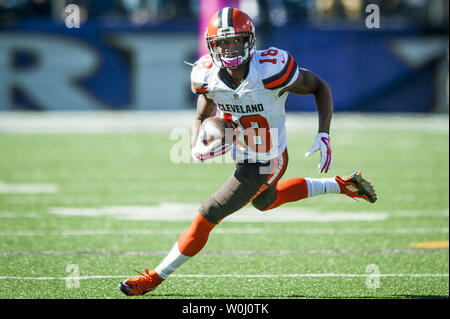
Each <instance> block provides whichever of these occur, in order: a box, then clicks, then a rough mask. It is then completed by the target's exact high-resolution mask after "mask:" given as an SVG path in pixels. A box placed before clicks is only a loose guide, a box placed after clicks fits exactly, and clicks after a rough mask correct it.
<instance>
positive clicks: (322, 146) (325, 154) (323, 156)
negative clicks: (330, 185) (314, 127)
mask: <svg viewBox="0 0 450 319" xmlns="http://www.w3.org/2000/svg"><path fill="white" fill-rule="evenodd" d="M319 150H320V163H319V166H318V167H317V169H318V170H319V172H320V173H322V172H324V173H327V172H328V170H329V169H330V167H331V147H330V136H329V135H328V134H327V133H317V135H316V140H315V141H314V144H313V145H312V146H311V148H310V149H309V151H308V152H306V154H305V156H306V157H309V156H311V155H312V154H314V153H315V152H317V151H319Z"/></svg>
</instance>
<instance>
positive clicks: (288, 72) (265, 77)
mask: <svg viewBox="0 0 450 319" xmlns="http://www.w3.org/2000/svg"><path fill="white" fill-rule="evenodd" d="M249 63H250V64H249V71H248V73H247V76H246V77H245V78H244V80H243V81H242V82H241V84H240V85H239V86H238V87H237V88H236V89H233V88H232V85H231V84H230V81H231V79H230V76H229V75H227V74H226V70H224V69H221V68H219V67H218V66H216V65H215V64H214V63H212V60H211V57H210V56H209V54H208V55H205V56H203V57H201V58H200V59H199V60H198V61H197V62H196V63H195V65H194V67H193V69H192V73H191V87H192V90H193V92H195V93H203V94H206V96H207V97H208V98H209V99H212V100H213V101H214V102H215V103H216V105H217V109H218V114H217V116H219V117H223V118H226V119H228V120H232V121H233V122H234V124H235V126H236V127H237V129H236V131H235V134H236V135H235V137H236V138H235V141H234V143H233V151H232V152H233V153H232V156H233V159H235V160H237V161H242V160H249V161H256V162H266V161H268V160H270V159H273V158H276V157H278V156H279V155H281V154H282V153H283V151H284V150H285V149H286V146H287V139H286V126H285V122H286V114H285V107H284V105H285V101H286V98H287V96H288V92H286V93H284V94H283V95H282V96H278V94H279V93H280V91H281V90H282V89H283V88H285V87H286V86H289V85H291V84H292V83H294V81H295V80H296V79H297V77H298V76H299V69H298V66H297V63H296V62H295V60H294V58H293V57H292V56H291V55H290V54H289V53H288V52H286V51H284V50H280V49H278V48H274V47H271V48H269V49H267V50H255V54H254V56H253V57H252V58H251V59H250V62H249ZM227 83H228V84H227Z"/></svg>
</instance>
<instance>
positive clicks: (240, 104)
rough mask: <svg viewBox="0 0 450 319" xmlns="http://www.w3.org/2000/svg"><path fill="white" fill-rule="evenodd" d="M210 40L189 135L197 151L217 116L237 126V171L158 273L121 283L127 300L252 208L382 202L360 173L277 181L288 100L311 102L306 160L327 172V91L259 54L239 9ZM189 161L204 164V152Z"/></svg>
mask: <svg viewBox="0 0 450 319" xmlns="http://www.w3.org/2000/svg"><path fill="white" fill-rule="evenodd" d="M205 36H206V42H207V45H208V49H209V52H210V54H208V55H205V56H203V57H201V58H200V59H199V60H198V61H197V62H196V63H195V64H194V66H193V69H192V73H191V87H192V90H193V92H194V93H197V94H199V95H198V100H197V116H196V118H195V120H194V123H193V125H192V129H191V143H192V148H193V149H194V150H195V149H199V148H198V147H197V146H198V143H200V139H199V138H198V135H199V134H198V133H199V128H200V125H201V122H203V121H204V120H205V119H206V118H208V117H211V116H215V115H218V116H220V117H222V118H224V119H225V120H228V121H230V122H231V123H232V124H233V127H234V131H233V135H234V141H233V143H232V144H233V145H232V156H233V159H234V160H235V162H236V170H235V171H234V172H233V173H232V174H231V175H230V176H229V178H228V179H227V180H226V181H225V183H224V185H223V186H222V187H220V189H219V190H217V191H216V192H215V193H214V194H213V195H212V196H211V197H210V198H208V199H207V200H205V201H204V202H203V204H202V205H201V207H200V209H199V211H198V214H197V215H196V217H195V218H194V220H193V222H192V224H191V226H190V227H189V228H188V229H186V230H185V231H184V232H183V233H182V234H181V235H180V237H179V238H178V240H177V242H176V243H175V244H174V245H173V247H172V249H171V250H170V252H169V253H168V255H167V256H166V257H165V258H164V259H163V260H162V262H161V263H160V264H159V265H158V266H157V267H155V268H154V269H153V270H151V271H148V269H147V268H145V270H144V273H139V274H140V276H138V277H133V278H130V279H127V280H124V281H122V282H121V283H120V284H119V287H120V289H121V291H122V292H123V293H125V294H126V295H143V294H145V293H147V292H149V291H151V290H153V289H155V288H156V287H157V286H158V285H159V284H161V282H163V280H165V279H166V278H167V277H168V276H169V275H170V274H171V273H172V272H173V271H175V270H176V269H177V268H178V267H180V266H181V265H182V264H183V263H184V262H186V261H187V260H189V259H190V258H191V257H193V256H195V255H196V254H197V253H199V252H200V251H201V249H202V248H203V247H204V245H205V244H206V242H207V240H208V237H209V234H210V232H211V231H212V230H213V228H214V227H215V226H216V225H217V224H218V223H220V221H221V220H223V219H224V218H225V217H227V216H228V215H230V214H232V213H234V212H236V211H237V210H239V209H240V208H242V207H243V206H245V205H246V204H248V203H251V204H252V205H253V206H254V207H256V208H257V209H258V210H261V211H267V210H270V209H274V208H276V207H278V206H279V205H281V204H283V203H286V202H292V201H298V200H301V199H304V198H307V197H312V196H317V195H320V194H329V193H340V194H345V195H347V196H350V197H353V198H363V199H365V200H366V201H368V202H370V203H374V202H375V201H376V200H377V196H376V194H375V190H374V188H373V186H372V185H371V183H370V182H369V181H366V180H365V179H363V178H362V176H361V172H356V171H355V172H353V173H350V174H348V175H346V176H343V177H339V176H335V177H334V178H318V179H316V178H303V177H298V178H290V179H286V180H283V181H281V182H279V181H280V178H281V177H282V176H283V174H284V172H285V171H286V167H287V164H288V152H287V141H286V127H285V121H286V114H285V109H284V104H285V101H286V98H287V96H288V93H294V94H301V95H305V94H312V95H313V96H314V98H315V104H316V108H317V113H318V120H319V121H318V133H317V135H316V138H315V141H314V143H313V145H312V147H311V148H310V149H309V151H308V152H307V153H306V154H305V155H306V156H311V155H312V154H313V153H315V152H316V151H320V154H321V157H320V163H319V166H318V169H319V172H320V173H327V172H328V170H329V169H330V166H331V147H330V137H329V131H330V122H331V117H332V112H333V100H332V95H331V91H330V88H329V86H328V85H327V83H326V82H325V81H324V80H323V79H321V78H320V77H319V76H317V75H316V74H314V73H313V72H311V71H309V70H307V69H304V68H299V67H298V65H297V63H296V61H295V59H294V57H293V56H292V55H291V54H289V53H288V52H287V51H284V50H281V49H279V48H275V47H271V48H269V49H266V50H256V48H255V28H254V25H253V22H252V20H251V19H250V18H249V17H248V15H247V14H245V13H244V12H242V11H240V10H239V9H236V8H230V7H226V8H223V9H221V10H220V11H218V12H217V13H215V15H214V16H213V17H212V18H211V20H210V22H209V25H208V27H207V30H206V34H205ZM222 147H223V146H222ZM203 149H204V148H203ZM222 153H223V152H220V151H219V152H217V150H214V149H208V150H206V151H204V154H203V155H205V158H208V156H207V155H208V154H219V155H221V154H222ZM192 154H193V156H194V157H196V159H197V160H200V161H201V160H203V157H202V154H199V152H192Z"/></svg>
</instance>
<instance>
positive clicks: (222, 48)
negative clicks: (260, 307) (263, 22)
mask: <svg viewBox="0 0 450 319" xmlns="http://www.w3.org/2000/svg"><path fill="white" fill-rule="evenodd" d="M245 40H246V39H245V38H244V37H236V38H231V39H224V40H218V41H216V42H215V45H216V48H217V53H220V54H223V55H225V57H234V56H235V55H236V53H238V52H242V51H243V50H244V44H245ZM227 54H229V56H227Z"/></svg>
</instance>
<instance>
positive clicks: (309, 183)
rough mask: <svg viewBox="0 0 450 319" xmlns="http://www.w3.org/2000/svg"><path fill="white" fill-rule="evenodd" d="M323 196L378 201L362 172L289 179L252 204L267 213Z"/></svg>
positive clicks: (272, 187) (270, 189)
mask: <svg viewBox="0 0 450 319" xmlns="http://www.w3.org/2000/svg"><path fill="white" fill-rule="evenodd" d="M323 194H345V195H347V196H350V197H353V198H363V199H365V200H367V201H369V202H371V203H374V202H375V201H376V200H377V196H376V194H375V189H374V188H373V186H372V184H371V183H370V181H366V180H365V179H363V178H362V176H361V172H353V173H350V174H348V175H346V176H344V177H339V176H335V177H334V178H303V177H297V178H289V179H286V180H284V181H281V182H279V183H277V184H276V185H273V186H271V187H270V188H268V189H267V190H266V191H264V192H263V193H261V194H260V195H259V196H258V197H257V198H255V199H254V200H253V202H252V204H253V206H255V207H256V208H257V209H259V210H262V211H266V210H270V209H274V208H276V207H278V206H280V205H282V204H284V203H288V202H294V201H298V200H302V199H305V198H308V197H313V196H317V195H323Z"/></svg>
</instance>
